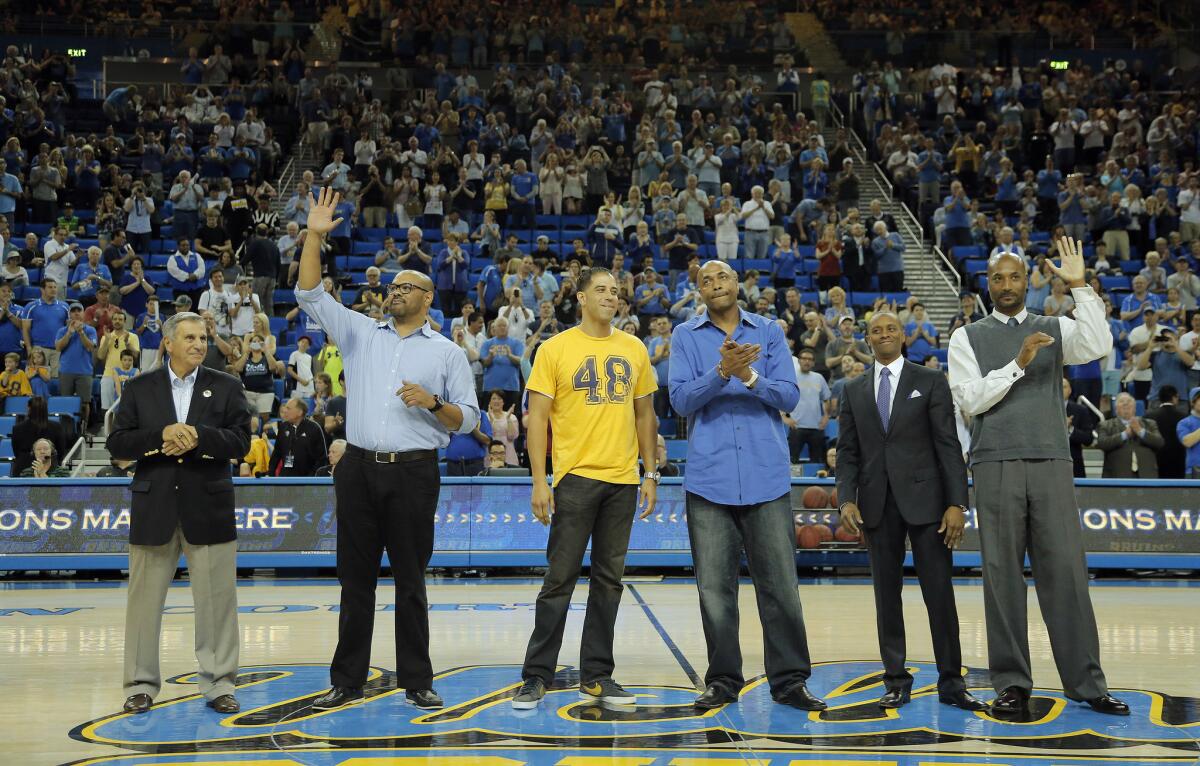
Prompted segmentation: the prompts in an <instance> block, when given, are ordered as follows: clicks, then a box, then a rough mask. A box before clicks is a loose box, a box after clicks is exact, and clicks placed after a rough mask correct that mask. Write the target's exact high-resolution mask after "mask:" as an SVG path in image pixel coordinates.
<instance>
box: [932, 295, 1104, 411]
mask: <svg viewBox="0 0 1200 766" xmlns="http://www.w3.org/2000/svg"><path fill="white" fill-rule="evenodd" d="M1071 297H1072V298H1074V299H1075V318H1074V319H1070V318H1068V317H1058V327H1059V333H1060V334H1061V335H1062V343H1063V364H1087V363H1088V362H1091V361H1093V360H1095V359H1102V358H1104V357H1106V356H1108V352H1109V351H1111V350H1112V333H1111V332H1109V329H1108V322H1107V321H1105V319H1104V303H1103V302H1102V301H1101V300H1100V298H1099V297H1098V296H1097V295H1096V293H1095V291H1093V290H1092V288H1090V287H1076V288H1073V289H1072V290H1071ZM992 316H993V317H995V318H996V320H997V321H999V322H1003V323H1005V324H1007V323H1008V320H1009V317H1008V316H1006V315H1004V314H1001V313H1000V312H999V311H992ZM1028 316H1029V313H1028V312H1027V311H1026V310H1025V309H1023V308H1022V309H1021V312H1020V313H1019V314H1017V315H1016V316H1015V317H1013V318H1015V319H1016V320H1017V322H1018V323H1024V322H1025V320H1026V318H1028ZM949 362H950V391H951V392H952V393H953V394H954V401H955V402H956V403H957V404H958V406H959V407H960V408H962V411H963V412H964V413H965V414H967V415H970V416H975V415H978V414H980V413H981V412H987V411H988V410H989V409H991V408H992V406H993V405H994V404H996V403H997V402H999V401H1000V400H1001V399H1003V398H1004V395H1005V394H1007V393H1008V390H1009V389H1010V388H1012V387H1013V385H1014V384H1015V383H1016V382H1017V381H1018V380H1020V379H1021V378H1023V377H1025V370H1023V369H1021V368H1020V367H1019V366H1018V365H1017V360H1016V359H1013V360H1012V361H1011V362H1009V363H1008V364H1006V365H1004V366H1003V367H1001V368H999V369H995V370H992V371H991V372H989V373H988V374H987V375H986V376H985V375H983V373H982V372H981V371H980V369H979V361H978V360H977V359H976V358H975V350H974V349H973V348H971V342H970V341H969V340H968V339H967V334H966V332H965V331H964V330H963V328H961V327H960V328H959V329H957V330H955V331H954V334H953V335H951V336H950V352H949Z"/></svg>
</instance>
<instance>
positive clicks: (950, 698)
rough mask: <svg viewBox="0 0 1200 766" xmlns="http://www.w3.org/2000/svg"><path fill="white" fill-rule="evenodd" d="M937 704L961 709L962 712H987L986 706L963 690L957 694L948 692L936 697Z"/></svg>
mask: <svg viewBox="0 0 1200 766" xmlns="http://www.w3.org/2000/svg"><path fill="white" fill-rule="evenodd" d="M938 702H940V703H942V704H943V705H950V706H951V707H956V708H961V709H963V710H987V709H988V706H987V703H985V702H984V701H983V700H981V699H979V698H977V697H975V695H973V694H971V692H969V691H967V690H966V689H963V690H961V691H957V692H948V693H946V694H939V695H938Z"/></svg>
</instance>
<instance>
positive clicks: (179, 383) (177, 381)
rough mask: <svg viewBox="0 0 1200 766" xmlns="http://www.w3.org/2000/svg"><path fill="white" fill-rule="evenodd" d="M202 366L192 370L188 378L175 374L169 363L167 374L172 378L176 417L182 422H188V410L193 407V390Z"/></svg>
mask: <svg viewBox="0 0 1200 766" xmlns="http://www.w3.org/2000/svg"><path fill="white" fill-rule="evenodd" d="M199 374H200V368H199V367H197V368H196V369H194V370H192V371H191V372H190V373H188V376H187V377H186V378H181V377H179V376H178V375H176V374H175V370H173V369H172V368H171V365H170V364H168V365H167V375H169V376H170V378H171V399H172V400H174V402H175V418H176V419H177V421H178V422H180V423H186V422H187V416H188V410H190V409H191V408H192V391H193V390H195V388H196V376H197V375H199Z"/></svg>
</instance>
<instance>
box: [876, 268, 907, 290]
mask: <svg viewBox="0 0 1200 766" xmlns="http://www.w3.org/2000/svg"><path fill="white" fill-rule="evenodd" d="M879 291H880V292H884V293H902V292H904V272H903V271H889V272H886V273H884V274H880V275H879Z"/></svg>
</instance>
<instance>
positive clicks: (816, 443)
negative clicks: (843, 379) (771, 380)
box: [783, 348, 833, 463]
mask: <svg viewBox="0 0 1200 766" xmlns="http://www.w3.org/2000/svg"><path fill="white" fill-rule="evenodd" d="M796 358H797V359H798V360H799V365H800V374H799V375H797V376H796V385H797V387H798V388H799V389H800V400H799V401H798V402H796V406H795V407H794V408H792V411H791V412H789V413H787V414H786V415H784V416H783V422H784V423H785V424H786V425H787V427H788V451H789V453H790V455H791V459H792V462H793V463H799V462H800V452H801V450H802V448H803V447H804V446H805V445H808V459H809V461H812V462H815V461H819V460H822V459H824V457H825V426H827V425H829V416H830V414H831V412H832V410H831V404H832V401H833V393H832V391H830V389H829V384H828V383H827V382H826V381H825V376H823V375H821V374H820V373H818V372H813V365H814V364H815V363H816V355H815V354H814V353H813V350H812V349H811V348H803V349H800V353H799V354H797V355H796Z"/></svg>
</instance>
